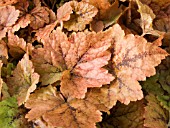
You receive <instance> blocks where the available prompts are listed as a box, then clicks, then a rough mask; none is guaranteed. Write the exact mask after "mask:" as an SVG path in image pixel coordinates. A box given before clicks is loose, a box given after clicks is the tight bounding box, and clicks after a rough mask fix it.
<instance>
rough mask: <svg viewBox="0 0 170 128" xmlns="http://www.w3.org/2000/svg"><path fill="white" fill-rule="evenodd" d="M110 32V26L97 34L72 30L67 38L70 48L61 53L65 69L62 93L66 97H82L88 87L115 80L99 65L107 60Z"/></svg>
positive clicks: (102, 64) (108, 56)
mask: <svg viewBox="0 0 170 128" xmlns="http://www.w3.org/2000/svg"><path fill="white" fill-rule="evenodd" d="M113 31H114V29H113V28H110V29H108V30H107V31H105V32H99V33H97V34H96V33H89V34H88V35H85V34H84V33H77V34H75V33H73V34H72V35H71V36H70V37H69V41H70V42H69V43H68V44H69V49H68V48H67V49H68V51H67V52H66V54H65V52H63V54H64V55H65V57H64V59H65V63H66V66H67V69H68V70H66V71H64V72H63V75H62V79H61V92H62V93H63V94H64V95H65V96H66V97H76V98H84V97H85V93H86V92H87V88H91V87H101V86H102V85H103V84H109V83H110V81H112V80H113V79H114V78H113V76H112V75H111V74H109V73H108V71H107V70H106V69H104V68H102V67H103V66H105V65H107V64H108V60H109V59H110V53H109V52H108V51H106V50H107V49H108V48H109V47H110V45H111V37H112V36H111V35H112V33H113ZM71 42H72V43H71ZM64 50H65V49H64Z"/></svg>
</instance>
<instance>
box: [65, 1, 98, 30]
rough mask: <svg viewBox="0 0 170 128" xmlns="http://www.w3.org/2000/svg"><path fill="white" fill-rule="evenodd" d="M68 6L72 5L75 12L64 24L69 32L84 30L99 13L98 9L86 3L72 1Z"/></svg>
mask: <svg viewBox="0 0 170 128" xmlns="http://www.w3.org/2000/svg"><path fill="white" fill-rule="evenodd" d="M68 4H70V6H71V7H72V11H73V12H74V13H72V14H71V16H70V19H69V20H68V21H65V22H64V28H66V29H67V30H68V31H72V30H73V31H82V30H84V29H85V27H86V25H87V24H89V23H90V22H91V21H92V18H93V17H94V16H95V15H96V14H97V12H98V10H97V8H95V7H94V6H92V5H89V4H88V3H86V2H76V1H71V2H69V3H67V5H68Z"/></svg>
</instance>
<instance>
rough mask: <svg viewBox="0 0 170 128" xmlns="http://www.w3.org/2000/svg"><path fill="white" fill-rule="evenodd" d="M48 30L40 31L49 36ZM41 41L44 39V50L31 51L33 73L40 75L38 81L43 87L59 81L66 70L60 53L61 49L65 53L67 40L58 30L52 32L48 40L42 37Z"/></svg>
mask: <svg viewBox="0 0 170 128" xmlns="http://www.w3.org/2000/svg"><path fill="white" fill-rule="evenodd" d="M47 27H48V26H47ZM49 27H50V26H49ZM48 30H49V29H48V28H47V29H46V28H44V30H42V31H44V32H45V33H46V32H47V34H48V35H49V34H50V33H49V32H48ZM42 34H43V33H42ZM42 39H45V44H44V48H38V49H35V50H34V51H33V54H32V61H33V64H34V66H35V71H36V72H38V73H39V74H40V81H41V82H42V84H43V85H47V84H52V83H54V82H56V81H58V80H60V76H61V72H62V71H63V70H64V69H65V68H66V66H65V64H64V60H63V56H62V52H61V51H62V48H63V49H64V50H66V51H65V52H67V50H68V48H67V47H68V46H67V43H68V40H67V36H66V35H65V34H64V33H63V32H61V29H60V28H58V29H57V30H56V31H53V32H52V33H51V34H50V35H49V37H48V38H46V37H42ZM60 43H61V44H60Z"/></svg>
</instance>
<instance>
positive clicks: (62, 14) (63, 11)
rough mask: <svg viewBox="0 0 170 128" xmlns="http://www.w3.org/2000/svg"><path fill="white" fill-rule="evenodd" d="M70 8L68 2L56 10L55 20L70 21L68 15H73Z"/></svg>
mask: <svg viewBox="0 0 170 128" xmlns="http://www.w3.org/2000/svg"><path fill="white" fill-rule="evenodd" d="M72 9H73V8H72V7H71V5H70V2H67V3H65V4H64V5H63V6H61V7H60V8H59V9H58V10H57V20H58V21H59V22H61V21H68V20H69V19H70V15H71V14H72V13H73V11H72Z"/></svg>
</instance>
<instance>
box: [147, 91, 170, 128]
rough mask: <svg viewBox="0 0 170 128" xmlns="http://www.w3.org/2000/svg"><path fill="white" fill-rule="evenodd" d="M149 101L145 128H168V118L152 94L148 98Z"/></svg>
mask: <svg viewBox="0 0 170 128" xmlns="http://www.w3.org/2000/svg"><path fill="white" fill-rule="evenodd" d="M146 100H147V101H148V103H147V106H146V107H145V112H144V118H145V120H144V126H145V127H147V128H168V125H167V123H168V117H167V116H166V114H165V112H164V111H163V109H162V107H161V106H160V104H159V102H158V100H157V99H156V97H155V96H154V95H152V94H149V95H147V96H146Z"/></svg>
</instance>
